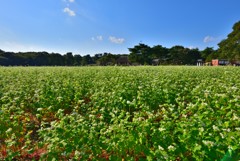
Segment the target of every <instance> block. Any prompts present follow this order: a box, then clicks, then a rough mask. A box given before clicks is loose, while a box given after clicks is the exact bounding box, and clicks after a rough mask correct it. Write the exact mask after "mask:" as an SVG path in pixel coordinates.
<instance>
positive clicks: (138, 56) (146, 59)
mask: <svg viewBox="0 0 240 161" xmlns="http://www.w3.org/2000/svg"><path fill="white" fill-rule="evenodd" d="M128 50H129V51H130V55H129V60H130V61H131V62H132V63H138V64H141V65H144V64H151V60H152V59H151V55H152V50H151V47H149V46H148V45H145V44H142V43H140V44H138V45H135V46H134V47H133V48H129V49H128Z"/></svg>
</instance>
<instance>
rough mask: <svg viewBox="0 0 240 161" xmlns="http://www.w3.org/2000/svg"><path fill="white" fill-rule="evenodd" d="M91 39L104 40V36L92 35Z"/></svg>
mask: <svg viewBox="0 0 240 161" xmlns="http://www.w3.org/2000/svg"><path fill="white" fill-rule="evenodd" d="M91 40H93V41H95V40H98V41H103V36H102V35H99V36H96V37H92V38H91Z"/></svg>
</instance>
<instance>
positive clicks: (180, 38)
mask: <svg viewBox="0 0 240 161" xmlns="http://www.w3.org/2000/svg"><path fill="white" fill-rule="evenodd" d="M0 6H1V9H0V49H2V50H4V51H14V52H18V51H47V52H58V53H61V54H65V53H66V52H73V54H81V55H86V54H91V55H94V54H96V53H103V52H111V53H113V54H122V53H126V54H128V53H129V51H128V48H131V47H133V46H134V45H137V44H138V43H140V42H141V43H144V44H147V45H149V46H154V45H162V46H165V47H168V48H170V47H172V46H174V45H182V46H185V47H189V48H199V49H204V48H205V47H215V49H216V48H217V44H218V43H219V42H220V41H221V40H222V39H224V38H226V36H227V35H228V34H229V33H230V32H231V31H232V26H233V24H234V23H235V22H237V21H239V20H240V9H239V6H240V0H228V1H226V0H0Z"/></svg>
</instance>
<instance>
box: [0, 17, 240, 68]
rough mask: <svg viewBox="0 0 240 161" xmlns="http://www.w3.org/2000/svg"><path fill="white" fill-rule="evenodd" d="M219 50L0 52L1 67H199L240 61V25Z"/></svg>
mask: <svg viewBox="0 0 240 161" xmlns="http://www.w3.org/2000/svg"><path fill="white" fill-rule="evenodd" d="M218 46H219V48H218V49H217V50H215V49H213V48H212V47H207V48H205V49H204V50H201V51H200V50H199V49H198V48H194V49H190V48H186V47H183V46H180V45H177V46H173V47H171V48H166V47H163V46H161V45H156V46H153V47H150V46H148V45H146V44H143V43H140V44H138V45H135V46H134V47H133V48H129V54H111V53H100V54H95V55H94V56H91V55H85V56H81V55H73V54H72V53H71V52H68V53H66V54H64V55H61V54H59V53H48V52H18V53H14V52H5V51H3V50H0V66H87V65H100V66H106V65H116V64H117V65H196V63H197V60H198V59H202V60H203V61H204V62H210V61H211V60H212V59H227V60H229V61H230V62H231V61H236V60H240V21H238V22H237V23H235V24H234V25H233V31H232V32H231V33H230V34H229V35H228V37H227V38H226V39H224V40H222V41H221V42H220V43H219V44H218Z"/></svg>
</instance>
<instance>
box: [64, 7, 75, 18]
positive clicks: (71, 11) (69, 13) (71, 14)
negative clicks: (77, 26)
mask: <svg viewBox="0 0 240 161" xmlns="http://www.w3.org/2000/svg"><path fill="white" fill-rule="evenodd" d="M63 12H64V13H67V14H68V15H69V16H76V13H75V12H74V11H73V10H71V9H70V8H68V7H66V8H64V9H63Z"/></svg>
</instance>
